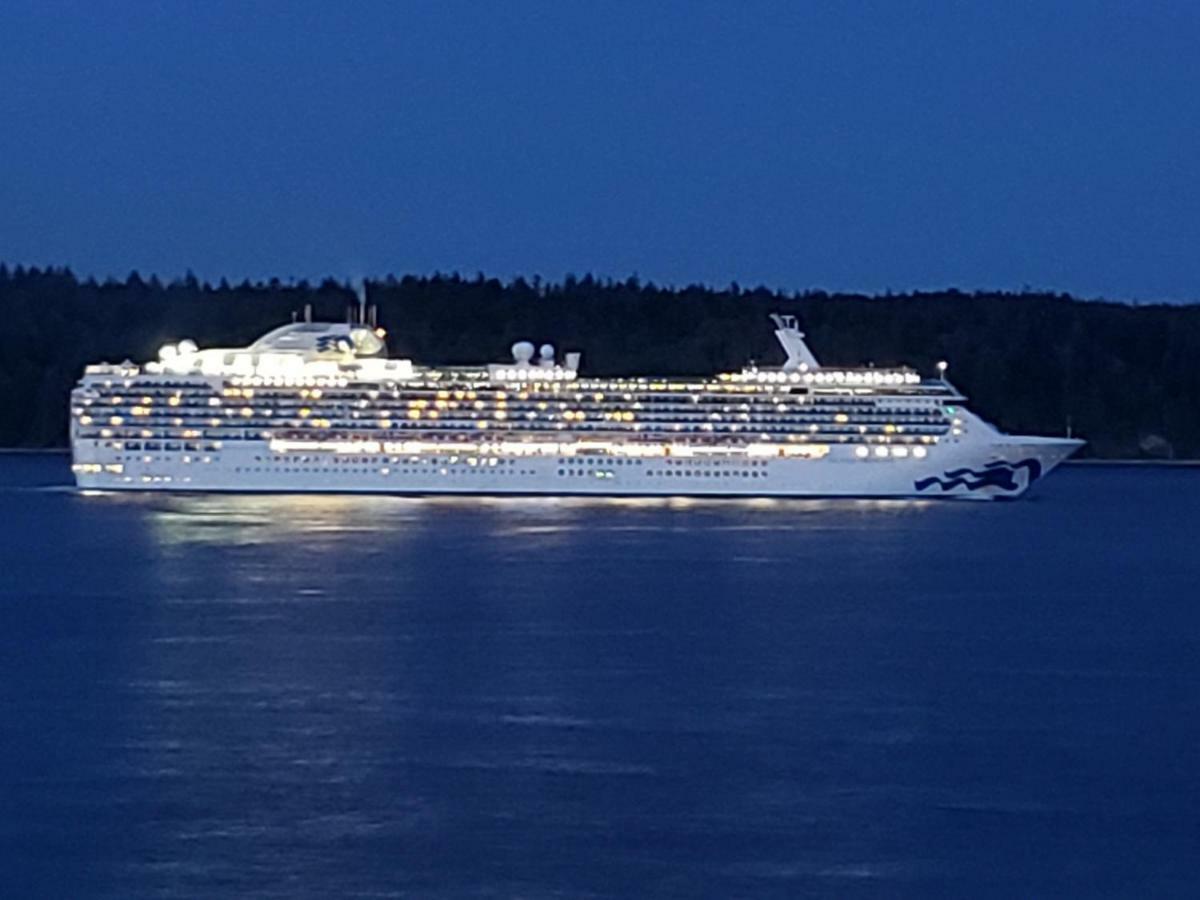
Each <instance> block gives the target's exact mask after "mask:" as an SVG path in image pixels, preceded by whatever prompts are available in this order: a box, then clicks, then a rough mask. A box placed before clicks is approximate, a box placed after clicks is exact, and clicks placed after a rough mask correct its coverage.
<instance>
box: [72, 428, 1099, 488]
mask: <svg viewBox="0 0 1200 900" xmlns="http://www.w3.org/2000/svg"><path fill="white" fill-rule="evenodd" d="M997 437H998V438H999V440H995V441H988V442H984V441H978V442H977V441H972V442H969V443H962V444H958V445H950V446H937V447H932V448H930V450H929V453H928V455H927V456H925V457H924V458H915V457H909V458H906V459H895V458H887V459H875V458H866V459H863V458H860V457H858V456H856V455H855V453H854V452H853V448H852V447H849V446H846V447H834V448H832V449H831V452H830V453H829V454H828V455H827V456H824V457H822V458H820V459H795V458H770V459H757V460H755V459H747V458H746V457H745V456H744V455H743V456H732V455H730V456H722V455H721V454H709V455H705V456H696V457H690V458H681V459H665V458H661V457H657V458H646V459H640V458H639V459H634V458H627V459H621V460H614V459H605V458H600V457H585V456H574V457H571V456H567V457H564V456H540V455H539V456H516V457H504V456H491V457H486V458H483V457H468V456H466V455H456V454H454V453H453V452H452V451H450V450H449V449H448V450H447V451H446V453H444V454H443V455H440V456H434V457H428V458H423V459H421V460H419V461H418V460H415V459H414V460H411V461H404V460H399V461H390V460H388V459H387V458H386V457H385V458H384V460H382V461H381V460H380V458H378V457H371V456H359V455H355V454H353V453H334V452H324V453H306V454H296V453H278V452H274V451H272V449H271V448H270V446H269V444H268V442H266V441H246V442H244V443H243V444H242V445H240V446H236V447H230V446H228V445H227V446H226V447H225V448H224V449H223V450H222V451H221V452H220V453H219V454H218V455H214V456H210V457H202V456H199V455H197V456H191V457H187V461H186V462H184V461H183V459H184V457H182V456H175V457H173V458H163V457H153V458H150V459H148V460H147V459H146V458H144V457H140V456H135V455H131V454H122V453H117V452H113V451H109V450H105V449H103V448H101V447H91V446H84V445H80V444H77V445H76V446H75V448H74V451H75V453H74V455H75V474H76V480H77V483H78V485H79V487H80V488H83V489H89V490H100V491H127V490H134V491H222V492H247V493H251V492H277V493H309V492H322V493H386V494H485V495H505V494H508V495H539V494H540V495H555V496H559V495H588V496H698V497H703V496H710V497H880V498H884V497H891V498H910V497H920V498H953V499H970V500H988V499H994V498H1015V497H1018V496H1020V495H1022V494H1023V493H1025V491H1026V490H1028V488H1029V487H1030V486H1031V485H1032V484H1033V483H1034V482H1036V481H1037V480H1038V479H1039V478H1040V477H1042V476H1044V475H1046V474H1047V473H1048V472H1049V471H1050V470H1051V469H1053V468H1054V467H1055V466H1057V465H1058V464H1059V463H1060V462H1061V461H1062V460H1063V459H1065V458H1066V457H1067V456H1069V455H1070V454H1071V453H1073V452H1074V451H1075V450H1076V449H1077V448H1078V446H1079V445H1080V444H1081V442H1080V441H1074V440H1065V439H1054V438H1037V437H1009V436H1004V435H997ZM206 459H207V461H206Z"/></svg>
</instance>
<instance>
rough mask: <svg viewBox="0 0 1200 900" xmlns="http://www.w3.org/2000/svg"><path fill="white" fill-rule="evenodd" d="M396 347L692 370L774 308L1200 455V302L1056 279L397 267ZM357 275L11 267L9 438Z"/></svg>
mask: <svg viewBox="0 0 1200 900" xmlns="http://www.w3.org/2000/svg"><path fill="white" fill-rule="evenodd" d="M367 292H368V297H369V300H370V302H371V303H373V304H376V305H377V306H378V308H379V318H380V323H381V324H382V325H384V326H385V327H386V328H387V330H388V344H389V349H390V352H391V353H392V354H393V355H397V356H411V357H412V358H413V359H414V360H416V361H418V362H425V363H464V362H481V361H501V360H504V359H507V358H508V348H509V346H510V345H511V344H512V343H513V342H514V341H516V340H521V339H529V340H532V341H537V342H542V341H550V342H552V343H554V344H556V345H557V346H558V347H559V348H560V349H562V350H582V351H583V365H582V369H583V371H584V372H585V373H589V374H597V375H608V374H621V373H626V374H637V373H648V374H649V373H662V374H680V375H684V374H687V375H696V374H710V373H712V372H715V371H718V370H726V369H737V368H740V367H741V366H742V365H743V364H745V363H746V362H748V361H751V360H754V361H757V362H758V363H760V364H767V365H771V364H778V363H780V362H782V359H783V354H782V351H781V350H780V349H779V348H778V346H777V345H776V343H775V339H774V337H773V335H772V333H771V325H770V323H769V322H768V321H767V314H768V313H770V312H776V311H779V312H788V313H794V314H796V315H798V316H799V318H800V320H801V323H802V328H803V329H804V331H805V332H806V333H807V336H808V341H809V345H810V346H811V347H812V349H813V351H814V353H815V354H816V355H817V357H818V358H819V359H820V360H821V361H822V362H823V363H826V364H839V365H864V364H874V365H881V366H883V365H894V364H900V363H907V364H909V365H912V366H914V367H916V368H917V369H918V370H920V371H921V372H922V373H924V374H931V373H933V372H934V371H935V368H934V367H935V365H936V363H937V361H938V360H941V359H945V360H948V361H949V363H950V369H949V373H948V374H949V378H950V380H951V381H953V382H954V383H955V384H956V385H957V386H958V387H959V388H960V389H961V390H963V392H964V393H966V394H967V395H968V396H969V397H970V401H971V406H972V408H973V409H975V410H976V411H978V412H979V413H980V414H982V415H983V416H984V417H985V418H986V419H989V420H990V421H992V422H993V423H995V424H996V425H997V426H999V427H1000V428H1002V429H1004V430H1005V431H1012V432H1027V433H1033V434H1048V435H1056V434H1063V433H1065V432H1066V431H1067V430H1068V429H1070V430H1071V431H1072V432H1073V433H1074V434H1075V435H1076V436H1079V437H1084V438H1086V439H1087V440H1088V441H1089V445H1088V447H1087V448H1086V450H1085V451H1084V453H1083V454H1081V455H1083V456H1091V457H1096V458H1130V459H1139V458H1142V459H1144V458H1157V459H1166V458H1176V459H1185V458H1196V457H1200V400H1198V398H1200V369H1198V367H1197V365H1196V362H1197V360H1198V359H1200V307H1198V306H1177V305H1162V304H1158V305H1143V306H1134V305H1128V304H1120V303H1108V302H1096V301H1081V300H1076V299H1073V298H1071V297H1069V296H1067V295H1062V294H1048V293H1038V292H1023V293H1019V294H1012V293H995V292H976V293H964V292H961V291H958V290H945V291H932V292H922V293H912V294H889V295H886V296H863V295H857V294H831V293H825V292H822V291H808V292H805V293H799V294H787V293H781V292H777V291H771V290H768V289H766V288H762V287H758V288H753V289H747V288H743V287H740V286H738V285H736V284H734V285H730V286H729V287H727V288H723V289H713V288H709V287H701V286H690V287H684V288H672V287H661V286H656V285H654V284H651V283H644V282H641V281H639V280H638V279H637V278H629V279H627V280H624V281H612V280H599V279H596V278H593V277H591V276H584V277H581V278H576V277H568V278H566V279H565V280H563V281H562V282H561V283H545V282H542V281H541V280H540V279H538V278H532V279H530V280H528V281H527V280H525V279H522V278H517V279H515V280H514V281H511V282H507V283H505V282H501V281H499V280H497V279H494V278H486V277H484V276H482V275H479V276H475V277H468V278H464V277H461V276H458V275H433V276H430V277H413V276H405V277H403V278H396V277H391V276H389V277H387V278H385V279H380V280H375V281H371V282H369V283H368V285H367ZM354 303H355V293H354V290H353V288H352V287H351V286H350V285H348V284H345V283H340V282H337V281H335V280H332V279H329V280H326V281H324V282H322V283H321V284H308V283H305V282H300V283H296V284H284V283H282V282H280V281H278V280H271V281H269V282H263V283H250V282H243V283H241V284H237V285H230V284H228V283H226V282H225V281H224V280H222V281H221V282H220V283H219V284H217V285H211V284H206V283H203V282H200V281H198V280H197V279H196V278H194V277H193V276H191V275H188V276H186V277H184V278H179V279H176V280H174V281H171V282H170V283H163V282H160V281H159V280H158V279H157V278H147V279H143V278H142V277H141V276H139V275H138V274H137V273H132V274H130V275H129V277H128V278H126V279H125V280H124V281H117V280H109V281H104V282H97V281H95V280H92V279H87V280H81V279H78V278H76V277H75V276H74V275H73V274H72V273H71V272H70V271H69V270H66V269H60V268H47V269H38V268H27V267H21V266H16V267H11V266H4V265H0V316H2V318H0V397H2V398H3V399H2V401H0V402H2V404H3V408H2V410H0V446H5V447H28V448H35V447H57V446H64V445H65V444H66V428H67V405H68V395H69V393H70V390H71V386H72V384H73V383H74V381H75V380H76V378H78V376H79V374H80V372H81V371H82V369H83V366H84V365H85V364H86V363H88V362H96V361H108V362H119V361H121V360H123V359H131V360H134V361H144V360H147V359H152V358H154V357H155V355H156V353H157V350H158V347H159V346H161V345H162V344H164V343H167V342H169V341H177V340H179V339H181V338H185V337H187V338H192V339H193V340H195V341H196V342H197V343H199V344H200V345H201V346H212V345H242V344H245V343H248V342H249V341H251V340H253V339H254V338H256V337H258V336H259V335H260V334H261V333H262V332H264V331H266V330H268V329H269V328H272V327H274V326H276V325H279V324H281V323H283V322H287V321H290V320H291V318H292V316H293V315H294V314H295V313H297V312H299V311H300V310H302V309H303V307H304V306H305V304H312V306H313V309H314V312H315V315H316V316H317V317H320V318H334V319H342V318H345V316H346V314H347V309H348V307H351V306H352V305H353V304H354Z"/></svg>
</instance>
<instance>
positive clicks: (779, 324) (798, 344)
mask: <svg viewBox="0 0 1200 900" xmlns="http://www.w3.org/2000/svg"><path fill="white" fill-rule="evenodd" d="M771 321H772V322H774V323H775V337H776V338H777V339H778V340H779V343H780V344H781V345H782V346H783V352H784V353H786V354H787V362H785V363H784V364H783V370H784V371H785V372H795V371H797V370H800V371H805V370H808V369H819V368H820V367H821V364H820V363H819V362H817V358H816V357H815V356H813V354H812V351H811V350H809V349H808V344H806V343H804V332H802V331H801V330H800V328H799V326H798V325H797V324H796V317H795V316H784V315H780V314H779V313H771Z"/></svg>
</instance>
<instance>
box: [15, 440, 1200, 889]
mask: <svg viewBox="0 0 1200 900" xmlns="http://www.w3.org/2000/svg"><path fill="white" fill-rule="evenodd" d="M68 474H69V473H68V470H67V460H66V459H65V458H64V457H60V456H13V457H5V458H0V522H2V523H3V524H2V526H0V527H2V534H0V537H2V544H0V703H2V707H0V711H2V717H0V893H2V894H3V896H5V897H13V898H27V897H61V898H91V897H104V898H141V897H146V898H159V897H162V898H166V897H170V898H183V897H187V898H192V897H196V898H227V897H229V898H232V897H239V898H240V897H286V898H332V897H364V898H366V897H370V898H382V897H414V898H507V897H514V898H530V900H535V898H577V897H578V898H628V897H708V898H734V897H751V898H758V897H765V898H776V897H778V898H783V897H786V898H793V897H808V896H812V897H837V898H856V897H879V898H894V897H956V898H959V897H1004V898H1010V897H1021V898H1027V897H1121V898H1128V897H1186V896H1196V892H1197V890H1198V888H1197V885H1198V884H1200V602H1198V601H1200V544H1198V538H1197V526H1198V523H1200V470H1196V469H1162V468H1107V467H1075V468H1068V469H1066V470H1063V471H1060V472H1057V473H1055V474H1054V475H1053V476H1052V477H1050V478H1049V479H1048V480H1047V481H1045V482H1043V483H1041V484H1040V485H1039V487H1038V489H1037V490H1036V492H1035V493H1034V494H1033V495H1031V496H1030V497H1029V498H1027V499H1026V500H1023V501H1019V502H1015V503H995V504H969V503H962V504H956V503H946V502H943V503H938V502H936V501H934V502H930V501H922V502H808V501H756V502H739V501H729V500H721V501H706V502H689V501H682V500H680V501H629V500H621V501H611V502H602V501H593V500H549V499H548V500H529V499H526V500H485V499H461V498H459V499H403V498H389V497H331V496H323V497H320V496H309V497H270V496H226V497H218V496H209V497H205V496H195V497H189V496H165V495H159V496H150V495H146V496H134V495H126V496H81V495H78V494H76V493H73V492H72V491H70V490H68V489H66V488H65V487H64V485H65V483H66V481H67V479H68Z"/></svg>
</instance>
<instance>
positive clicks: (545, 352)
mask: <svg viewBox="0 0 1200 900" xmlns="http://www.w3.org/2000/svg"><path fill="white" fill-rule="evenodd" d="M538 352H539V353H540V354H541V356H542V359H554V345H553V344H542V347H541V349H540V350H539V351H538Z"/></svg>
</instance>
